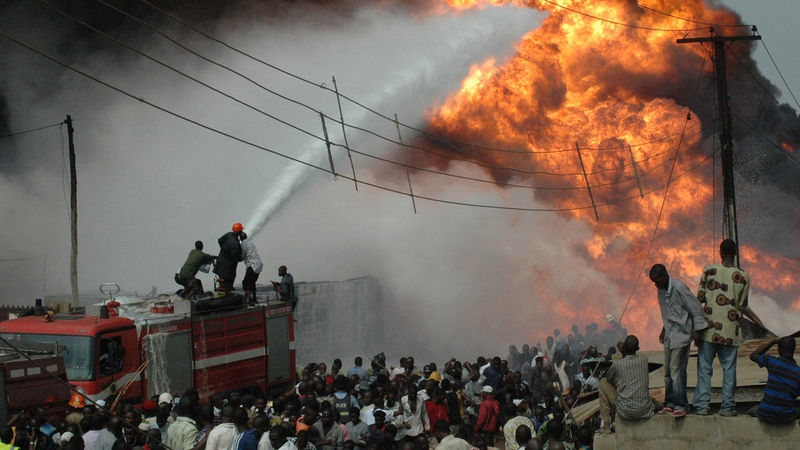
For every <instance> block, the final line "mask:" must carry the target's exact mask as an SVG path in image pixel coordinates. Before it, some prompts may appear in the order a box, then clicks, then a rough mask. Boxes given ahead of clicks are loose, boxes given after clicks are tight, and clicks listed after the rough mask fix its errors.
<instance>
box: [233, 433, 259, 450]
mask: <svg viewBox="0 0 800 450" xmlns="http://www.w3.org/2000/svg"><path fill="white" fill-rule="evenodd" d="M231 450H258V438H257V437H256V432H255V431H253V430H247V431H245V432H242V433H239V434H237V435H236V437H234V438H233V443H232V444H231Z"/></svg>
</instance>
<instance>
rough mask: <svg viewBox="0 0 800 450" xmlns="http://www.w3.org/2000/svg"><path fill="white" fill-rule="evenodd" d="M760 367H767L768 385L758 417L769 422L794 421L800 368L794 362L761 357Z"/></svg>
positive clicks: (799, 387) (760, 404)
mask: <svg viewBox="0 0 800 450" xmlns="http://www.w3.org/2000/svg"><path fill="white" fill-rule="evenodd" d="M758 367H766V368H767V372H768V376H767V385H766V386H765V387H764V398H762V399H761V403H759V405H758V417H759V418H760V419H764V420H765V421H768V422H780V421H787V420H793V419H794V418H795V415H796V414H797V412H796V411H795V408H794V399H795V398H797V396H798V394H800V367H798V366H797V364H796V363H795V362H794V361H791V360H787V359H783V358H776V357H774V356H769V355H766V354H764V355H761V356H760V357H759V358H758Z"/></svg>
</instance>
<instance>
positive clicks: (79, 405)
mask: <svg viewBox="0 0 800 450" xmlns="http://www.w3.org/2000/svg"><path fill="white" fill-rule="evenodd" d="M68 404H69V406H70V412H69V413H68V414H67V416H66V417H64V421H65V422H67V423H71V424H74V425H80V424H81V420H83V411H82V410H83V408H85V407H86V399H85V398H84V397H83V395H81V394H78V393H75V394H72V397H71V398H70V399H69V403H68Z"/></svg>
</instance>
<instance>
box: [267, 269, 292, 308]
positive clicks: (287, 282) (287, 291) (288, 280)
mask: <svg viewBox="0 0 800 450" xmlns="http://www.w3.org/2000/svg"><path fill="white" fill-rule="evenodd" d="M278 276H280V277H281V281H273V282H272V287H274V288H275V290H276V291H278V295H280V297H281V301H284V302H287V303H289V302H291V304H292V311H294V308H295V306H297V299H296V298H295V296H294V278H293V277H292V274H290V273H289V272H287V271H286V266H280V267H278Z"/></svg>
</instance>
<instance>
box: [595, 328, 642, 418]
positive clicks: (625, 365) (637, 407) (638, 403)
mask: <svg viewBox="0 0 800 450" xmlns="http://www.w3.org/2000/svg"><path fill="white" fill-rule="evenodd" d="M620 351H621V352H622V359H619V360H616V361H614V363H612V364H611V367H610V368H609V369H608V371H607V372H606V376H605V377H604V378H602V379H600V388H599V393H600V418H601V419H603V427H602V429H601V431H602V432H603V433H605V434H610V433H611V412H612V410H615V411H616V413H617V415H618V416H619V417H622V418H623V419H625V420H640V419H647V418H648V417H650V416H652V415H653V400H652V399H651V398H650V380H649V370H648V364H647V357H645V356H641V355H637V354H636V352H637V351H639V339H638V338H637V337H636V336H634V335H630V336H628V337H627V338H625V342H624V343H623V344H622V348H620Z"/></svg>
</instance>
